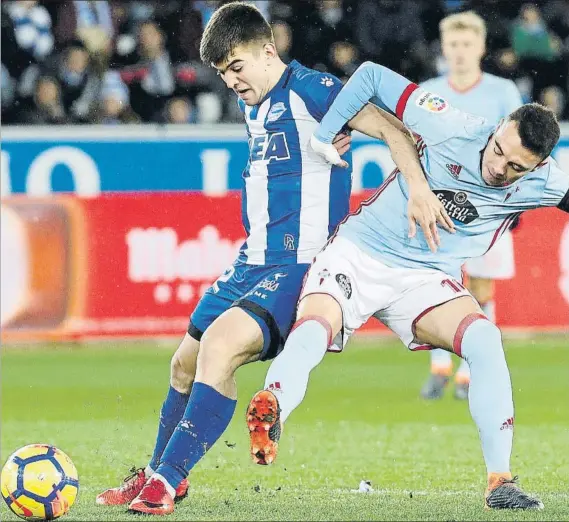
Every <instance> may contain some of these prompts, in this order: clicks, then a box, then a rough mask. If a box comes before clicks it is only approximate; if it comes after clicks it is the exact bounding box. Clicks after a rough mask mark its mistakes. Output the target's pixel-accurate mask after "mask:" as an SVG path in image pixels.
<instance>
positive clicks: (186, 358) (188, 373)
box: [170, 339, 200, 393]
mask: <svg viewBox="0 0 569 522" xmlns="http://www.w3.org/2000/svg"><path fill="white" fill-rule="evenodd" d="M199 346H200V345H199V342H198V341H195V340H193V339H192V340H190V341H188V340H187V339H184V341H182V344H181V345H180V346H179V347H178V349H177V350H176V352H175V353H174V355H173V356H172V359H171V361H170V384H171V385H172V387H173V388H174V389H175V390H177V391H179V392H180V393H188V392H189V391H190V389H191V386H192V383H193V382H194V379H195V376H196V364H197V358H198V352H199Z"/></svg>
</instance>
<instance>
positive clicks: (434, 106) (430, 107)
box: [415, 91, 448, 113]
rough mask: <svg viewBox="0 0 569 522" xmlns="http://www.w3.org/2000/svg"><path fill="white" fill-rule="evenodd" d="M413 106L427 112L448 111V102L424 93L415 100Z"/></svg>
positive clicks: (430, 93)
mask: <svg viewBox="0 0 569 522" xmlns="http://www.w3.org/2000/svg"><path fill="white" fill-rule="evenodd" d="M415 105H417V107H421V109H424V110H426V111H429V112H438V113H442V112H445V111H446V110H447V109H448V102H447V101H446V100H445V99H444V98H442V97H441V96H439V95H438V94H433V93H432V92H426V91H425V92H424V93H423V94H421V95H420V96H419V97H418V98H417V100H416V101H415Z"/></svg>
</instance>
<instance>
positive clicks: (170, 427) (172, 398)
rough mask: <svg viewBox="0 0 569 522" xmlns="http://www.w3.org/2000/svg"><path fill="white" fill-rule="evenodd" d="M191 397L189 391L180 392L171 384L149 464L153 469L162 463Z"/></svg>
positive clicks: (161, 412)
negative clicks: (165, 450) (165, 451)
mask: <svg viewBox="0 0 569 522" xmlns="http://www.w3.org/2000/svg"><path fill="white" fill-rule="evenodd" d="M189 398H190V394H189V393H180V392H179V391H177V390H175V389H174V388H172V386H170V389H169V390H168V395H166V400H165V401H164V404H163V405H162V409H161V410H160V422H159V423H158V435H157V437H156V444H155V446H154V453H153V454H152V459H151V460H150V462H149V464H148V465H149V466H150V467H151V468H152V469H153V470H156V468H157V467H158V465H159V464H160V458H161V457H162V453H163V452H164V449H165V448H166V444H168V441H169V440H170V437H171V436H172V433H174V429H175V428H176V426H177V425H178V422H180V419H181V418H182V415H184V411H186V405H187V404H188V399H189Z"/></svg>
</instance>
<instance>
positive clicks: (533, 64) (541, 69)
mask: <svg viewBox="0 0 569 522" xmlns="http://www.w3.org/2000/svg"><path fill="white" fill-rule="evenodd" d="M512 49H513V51H514V53H515V55H516V57H517V59H518V61H519V67H520V71H521V72H522V73H523V74H525V75H526V76H527V77H528V78H529V79H530V80H531V82H532V95H531V97H532V99H534V100H537V99H539V98H540V93H541V91H542V90H543V89H544V88H546V87H548V86H550V85H556V84H559V83H560V74H559V73H560V70H561V68H562V63H561V57H560V42H559V39H558V38H557V37H556V36H554V35H553V34H552V33H551V32H550V31H549V29H548V27H547V25H546V24H545V21H544V20H543V18H542V16H541V12H540V11H539V9H538V8H537V7H536V6H535V5H533V4H525V5H524V6H523V7H522V8H521V10H520V16H519V18H518V19H517V20H516V22H515V23H514V26H513V30H512ZM565 75H566V72H565Z"/></svg>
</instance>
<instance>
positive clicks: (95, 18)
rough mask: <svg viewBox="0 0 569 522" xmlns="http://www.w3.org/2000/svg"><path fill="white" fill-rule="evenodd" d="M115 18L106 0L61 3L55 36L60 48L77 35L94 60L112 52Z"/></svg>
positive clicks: (77, 0)
mask: <svg viewBox="0 0 569 522" xmlns="http://www.w3.org/2000/svg"><path fill="white" fill-rule="evenodd" d="M114 37H115V21H114V20H113V16H112V10H111V5H110V3H109V2H108V1H107V0H97V1H94V0H74V1H72V2H69V1H66V2H63V3H62V4H60V6H59V9H58V11H57V25H56V26H55V39H56V42H57V44H58V46H59V47H60V48H63V47H65V46H66V45H67V44H68V43H69V42H70V41H72V40H75V39H77V38H79V39H80V40H82V41H83V43H84V44H85V47H86V48H87V49H88V51H89V53H91V54H92V55H93V57H94V58H95V59H96V60H97V61H104V60H105V59H106V58H107V57H108V56H109V55H110V54H111V52H112V44H113V40H114Z"/></svg>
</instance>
